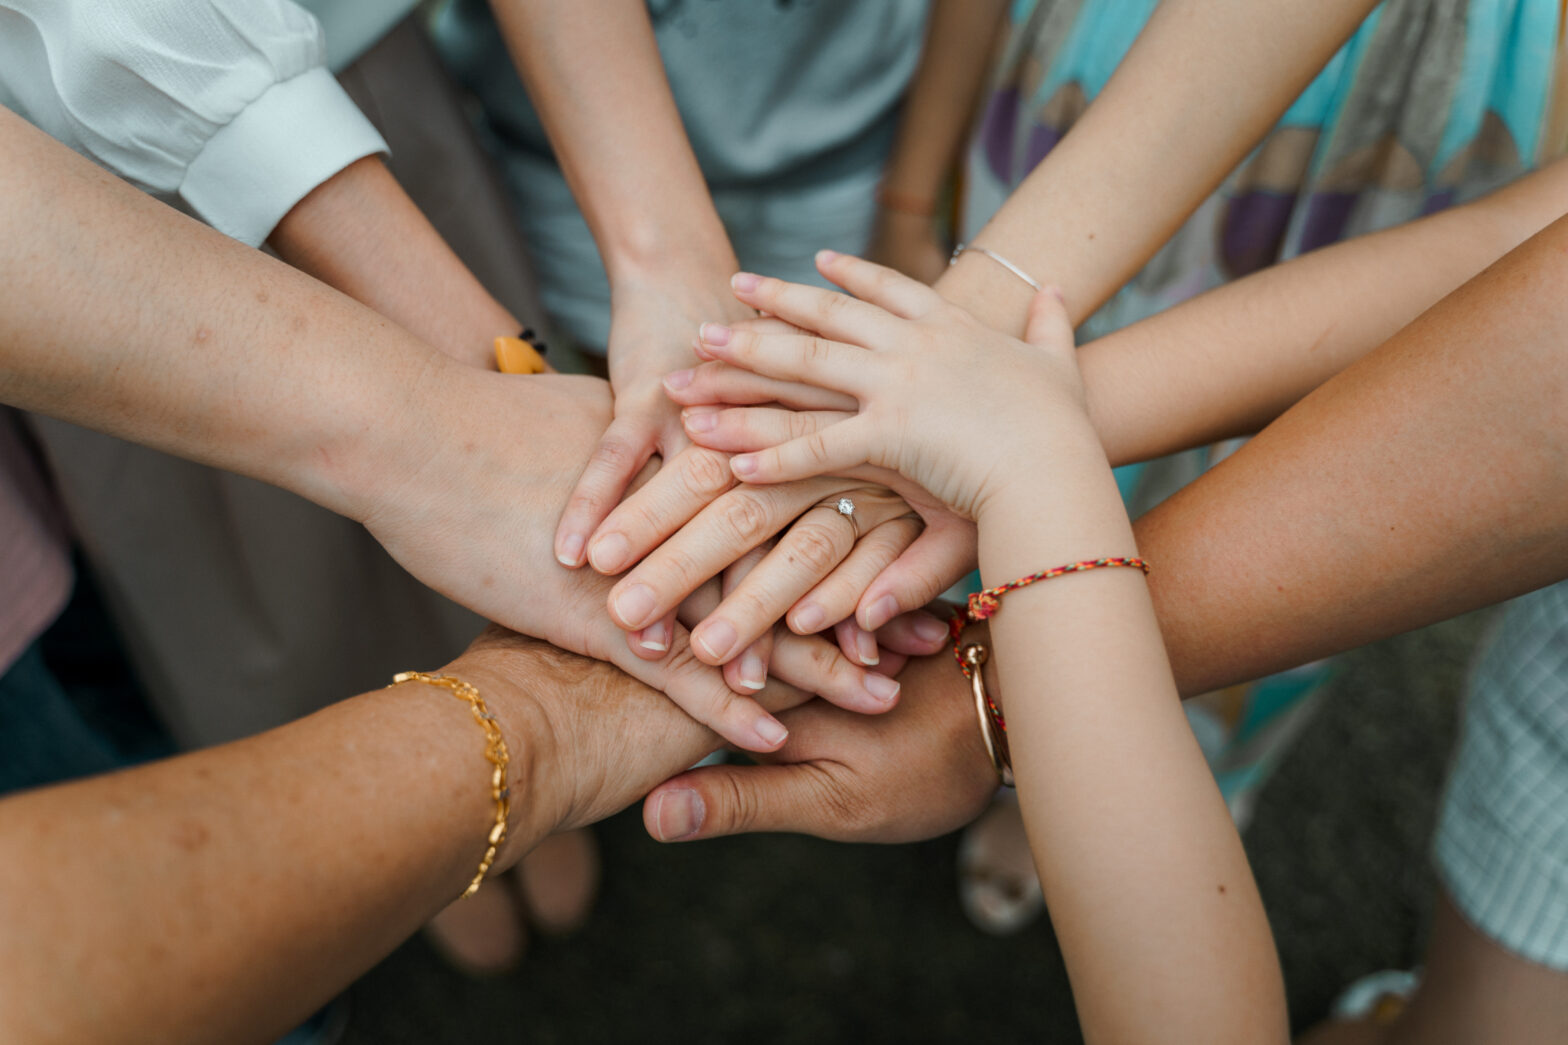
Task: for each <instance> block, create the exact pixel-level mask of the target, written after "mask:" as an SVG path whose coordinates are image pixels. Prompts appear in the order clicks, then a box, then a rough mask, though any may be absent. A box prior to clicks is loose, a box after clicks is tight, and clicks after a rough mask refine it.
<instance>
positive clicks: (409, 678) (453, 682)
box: [388, 671, 512, 900]
mask: <svg viewBox="0 0 1568 1045" xmlns="http://www.w3.org/2000/svg"><path fill="white" fill-rule="evenodd" d="M404 682H424V683H428V684H429V685H432V686H440V687H441V688H442V689H446V690H451V692H452V695H453V696H454V697H456V698H457V699H458V700H461V701H463V702H464V703H466V704H467V705H468V710H469V711H470V712H472V713H473V716H474V721H475V722H477V723H479V728H480V729H482V730H484V731H485V759H486V760H487V761H488V762H489V763H490V765H491V767H492V768H491V770H490V797H491V798H493V799H495V826H494V827H492V828H490V833H489V834H488V835H487V836H486V838H485V841H486V842H487V843H488V848H486V849H485V855H484V857H483V859H481V860H480V861H479V870H478V872H477V873H476V874H475V875H474V880H473V881H471V882H469V883H468V888H467V889H464V890H463V895H462V896H459V897H458V899H459V900H466V899H468V898H469V897H470V896H473V895H474V893H476V892H478V891H479V883H480V882H483V881H484V880H485V875H487V874H489V873H490V865H491V864H493V863H495V854H496V853H497V852H498V851H499V850H500V848H501V846H502V844H503V843H505V842H506V824H507V820H508V818H509V817H510V816H511V814H512V789H511V788H510V787H508V786H507V783H506V774H507V770H508V768H509V767H510V766H511V755H510V754H509V753H508V752H507V750H506V738H505V737H504V736H502V735H501V725H500V723H499V722H498V721H497V720H496V717H495V715H493V714H491V712H490V709H489V708H488V707H486V706H485V698H484V697H481V696H480V695H479V690H478V689H476V688H475V687H474V686H472V685H470V684H469V683H467V682H464V681H463V680H462V679H460V678H455V677H454V676H451V675H430V674H426V673H425V672H423V671H402V672H399V673H398V674H396V675H394V676H392V685H393V686H396V685H399V684H401V683H404ZM388 688H389V689H390V688H391V687H388Z"/></svg>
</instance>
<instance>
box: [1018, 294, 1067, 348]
mask: <svg viewBox="0 0 1568 1045" xmlns="http://www.w3.org/2000/svg"><path fill="white" fill-rule="evenodd" d="M1024 340H1025V341H1027V342H1029V344H1031V345H1039V346H1041V347H1043V348H1049V347H1051V346H1053V345H1066V346H1067V347H1069V348H1070V347H1072V343H1073V321H1072V317H1071V316H1069V315H1068V314H1067V302H1066V301H1065V300H1064V299H1063V297H1062V288H1061V287H1057V286H1050V287H1042V288H1041V289H1040V292H1039V293H1038V294H1036V295H1035V296H1034V300H1033V301H1031V302H1030V303H1029V322H1028V323H1027V324H1026V325H1025V326H1024Z"/></svg>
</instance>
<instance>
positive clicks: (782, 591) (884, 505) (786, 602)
mask: <svg viewBox="0 0 1568 1045" xmlns="http://www.w3.org/2000/svg"><path fill="white" fill-rule="evenodd" d="M819 489H820V488H819V487H817V486H815V485H813V486H812V487H811V491H812V492H817V491H818V490H819ZM804 492H806V491H804V490H802V493H804ZM837 492H839V493H843V492H845V490H844V488H843V487H839V488H838V490H837ZM848 492H849V493H851V494H853V498H852V500H853V501H854V503H855V507H854V519H853V520H851V519H847V518H845V517H844V516H843V515H840V514H839V513H838V512H837V511H836V510H835V509H834V507H832V506H830V505H825V504H819V505H817V506H815V507H812V508H810V509H809V510H807V511H806V512H805V513H804V514H803V515H801V516H800V517H799V518H798V519H796V520H795V522H794V524H793V525H791V526H790V528H789V529H788V530H786V531H785V532H784V533H782V534H781V535H780V536H779V538H778V541H777V546H776V547H775V548H774V549H773V550H772V551H770V552H769V553H768V554H767V555H766V556H765V557H764V558H763V559H762V561H761V563H760V564H758V565H757V566H756V568H755V569H753V570H751V571H750V572H749V573H748V574H747V575H746V576H745V578H744V579H742V581H741V582H740V583H739V584H738V585H736V586H735V587H734V589H733V590H732V591H731V592H730V594H729V595H727V596H726V597H725V599H724V602H723V603H722V604H721V605H720V606H719V608H718V609H717V610H715V611H714V612H713V614H712V615H711V616H710V617H709V618H708V619H707V620H705V621H703V622H702V623H701V624H699V625H697V626H696V627H695V628H693V629H692V635H693V641H694V642H695V643H696V648H697V656H698V657H699V659H701V660H703V661H706V662H708V663H710V664H716V663H724V662H725V661H726V660H728V659H729V655H728V654H726V653H725V650H726V649H728V650H738V649H739V648H740V647H741V646H744V645H745V644H746V643H748V642H751V641H752V640H753V639H754V638H756V637H757V636H759V635H763V634H766V633H767V632H768V631H770V630H772V628H773V626H774V625H775V624H776V623H778V621H780V620H782V619H783V618H784V615H785V613H786V612H787V611H788V610H789V609H790V607H792V606H794V605H795V604H796V603H797V602H798V601H799V600H800V597H801V596H802V595H804V594H805V593H806V592H808V591H810V590H811V589H812V588H813V587H814V586H815V585H816V584H817V583H818V582H820V581H821V580H822V579H823V578H824V577H826V576H828V575H829V574H831V573H832V572H833V570H834V568H835V567H836V566H838V564H839V563H841V562H843V561H844V559H845V558H846V557H847V556H849V555H851V554H852V553H853V549H854V547H855V541H856V532H857V525H858V526H865V527H869V528H872V529H875V528H877V527H879V526H880V525H881V524H882V523H884V522H886V521H887V520H888V519H890V518H892V517H895V516H896V515H898V514H900V513H902V512H904V511H906V507H905V505H904V502H903V501H901V500H899V499H898V498H896V497H893V496H891V495H890V494H887V493H886V492H882V493H878V492H874V491H869V490H864V491H863V490H854V489H852V490H849V491H848ZM829 496H830V497H831V496H832V495H831V494H830V495H829ZM818 499H819V500H820V499H821V498H820V497H819V498H818ZM890 559H891V557H890ZM875 576H876V572H872V573H871V574H870V577H875ZM856 594H858V593H856ZM853 609H854V603H853V602H851V603H850V605H849V608H847V609H846V610H845V611H844V613H843V614H841V616H845V617H847V616H849V615H850V613H852V612H853ZM832 623H833V618H825V619H824V620H823V621H822V622H821V624H820V625H819V627H817V628H812V629H809V630H810V631H819V630H821V629H822V628H825V627H827V626H828V625H829V624H832ZM710 654H711V658H710Z"/></svg>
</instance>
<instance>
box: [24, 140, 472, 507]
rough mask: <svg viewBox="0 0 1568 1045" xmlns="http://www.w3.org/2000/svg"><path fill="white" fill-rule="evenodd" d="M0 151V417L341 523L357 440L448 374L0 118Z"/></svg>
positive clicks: (319, 293) (405, 340) (412, 346)
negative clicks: (302, 504)
mask: <svg viewBox="0 0 1568 1045" xmlns="http://www.w3.org/2000/svg"><path fill="white" fill-rule="evenodd" d="M0 144H3V148H0V208H3V210H0V215H3V216H0V229H3V233H0V240H3V243H4V247H3V249H0V402H5V403H8V404H10V405H13V406H17V407H20V408H23V409H27V410H34V411H37V412H40V413H46V414H50V415H52V416H55V417H59V418H62V419H64V420H67V421H74V422H76V423H79V424H83V425H87V426H90V427H92V428H95V429H97V430H99V431H104V432H108V433H110V434H113V435H118V436H121V437H123V438H126V439H130V440H133V441H135V442H139V443H143V444H145V445H147V446H152V447H155V448H157V449H160V450H165V451H168V452H170V453H174V454H177V455H179V456H182V457H187V458H191V459H193V460H197V461H201V462H203V463H206V464H211V465H215V466H217V467H220V468H226V469H229V470H232V471H237V472H241V473H243V474H246V475H251V476H254V477H256V478H259V479H262V480H263V481H266V482H271V483H274V484H276V485H279V486H283V487H285V488H288V489H292V490H294V491H295V492H297V493H300V494H303V495H304V496H306V497H309V498H310V499H312V500H314V501H317V502H318V503H320V504H323V505H325V506H326V507H328V508H332V509H333V510H335V511H340V512H344V513H349V510H350V509H351V508H352V507H354V506H353V505H351V504H350V503H349V500H348V495H347V494H346V492H345V491H344V489H343V488H342V480H343V478H344V476H345V473H346V470H348V469H350V468H351V467H353V465H354V462H356V460H357V457H358V455H360V454H362V453H363V452H364V443H365V440H364V434H365V433H366V432H368V431H372V430H374V429H375V428H376V426H378V425H381V424H382V423H383V422H384V421H385V420H386V419H387V418H388V417H391V416H403V417H405V418H408V417H412V416H414V413H415V412H416V411H417V408H418V398H417V395H416V393H417V391H418V389H419V387H420V385H421V383H422V382H423V381H426V380H427V379H429V378H430V377H431V376H433V374H434V372H435V371H437V370H440V369H441V368H443V367H453V366H456V365H457V364H455V363H452V362H450V361H448V360H447V359H446V357H442V356H439V355H438V354H437V353H435V352H434V351H433V350H432V349H430V348H429V347H427V346H425V345H424V344H422V343H421V342H419V341H417V340H416V339H415V338H413V337H412V336H411V335H409V334H408V333H407V332H406V331H404V330H403V329H402V328H400V327H398V326H396V325H395V324H393V323H391V322H389V321H388V320H386V319H383V318H382V317H380V316H378V315H376V314H375V313H373V312H371V311H370V310H369V309H366V308H364V307H362V306H360V305H357V304H354V303H353V302H351V301H349V300H348V299H346V298H344V297H343V296H342V295H340V294H338V293H336V292H335V291H333V290H331V289H329V288H328V287H326V286H323V285H322V284H320V283H317V282H316V281H315V280H312V279H310V278H309V277H307V276H304V275H302V274H300V273H298V272H296V271H294V270H292V269H290V268H288V267H287V266H285V265H282V264H279V263H278V262H277V261H275V260H273V259H271V258H268V257H266V256H265V255H263V254H260V253H258V252H257V251H254V250H250V249H248V248H246V247H244V246H242V245H240V244H238V243H236V242H234V241H233V240H230V239H228V238H227V237H225V236H222V235H220V234H218V233H216V232H214V231H212V230H211V229H209V228H207V227H206V226H204V225H201V224H199V223H197V222H195V221H193V220H191V219H188V218H185V217H183V216H181V215H178V214H176V213H174V212H173V211H172V210H170V209H169V208H168V207H165V206H164V205H162V204H160V203H157V202H155V201H154V200H152V199H150V198H148V197H146V196H144V195H143V194H141V193H139V192H137V191H135V190H134V189H132V188H130V187H129V186H128V185H126V184H124V183H123V182H120V181H118V180H116V179H114V178H113V177H111V176H109V175H108V174H105V173H104V172H102V171H101V170H99V169H98V168H96V167H94V166H93V165H92V164H90V163H88V162H87V161H85V160H83V159H81V158H80V157H78V156H76V155H75V154H73V153H71V152H69V151H68V150H66V149H64V148H62V147H61V146H59V145H58V144H57V143H55V142H53V141H52V140H51V139H49V138H48V137H46V136H45V135H44V134H42V133H41V132H39V131H37V130H35V129H34V128H32V127H31V126H29V125H28V124H26V123H25V122H23V121H22V120H21V119H20V118H19V117H17V116H15V115H14V114H12V113H10V112H8V111H6V110H4V109H0ZM323 343H330V344H332V345H333V346H334V350H333V351H332V352H322V351H320V346H321V345H322V344H323Z"/></svg>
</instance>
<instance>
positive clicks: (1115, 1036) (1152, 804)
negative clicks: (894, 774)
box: [980, 431, 1286, 1043]
mask: <svg viewBox="0 0 1568 1045" xmlns="http://www.w3.org/2000/svg"><path fill="white" fill-rule="evenodd" d="M1084 436H1085V440H1086V441H1087V442H1088V443H1090V444H1092V442H1093V437H1092V435H1090V434H1089V433H1088V432H1087V431H1085V433H1084ZM1052 457H1053V460H1055V461H1056V462H1057V467H1053V470H1052V477H1051V481H1050V483H1049V484H1045V483H1039V484H1035V483H1033V481H1032V480H1031V479H1029V478H1027V477H1026V476H1027V474H1028V473H1027V472H1025V473H1022V475H1023V476H1025V477H1021V478H1020V479H1019V480H1017V481H1015V482H1013V483H1010V484H1009V487H1008V492H1007V494H1006V495H1005V499H1000V498H999V500H1001V503H999V504H996V505H992V506H989V507H988V508H987V509H986V511H985V514H984V515H983V516H982V518H981V519H980V569H981V574H982V577H983V578H984V582H985V583H986V584H987V585H993V586H994V585H997V584H1000V583H1004V582H1006V581H1011V580H1013V579H1015V578H1017V577H1019V576H1021V575H1024V574H1028V573H1032V572H1035V571H1037V570H1040V569H1043V568H1046V567H1049V566H1056V565H1059V564H1063V563H1067V562H1073V561H1078V560H1081V559H1090V558H1097V557H1101V556H1114V555H1133V554H1136V549H1135V548H1134V546H1133V540H1132V532H1131V528H1130V526H1129V525H1128V523H1127V518H1126V514H1125V512H1124V511H1123V510H1122V508H1121V504H1120V500H1119V497H1118V495H1117V493H1116V487H1115V484H1114V482H1113V481H1112V479H1111V476H1110V473H1109V470H1108V469H1107V468H1106V466H1105V460H1104V457H1103V455H1101V454H1100V451H1099V448H1098V447H1097V446H1093V445H1089V446H1078V447H1076V448H1075V447H1073V446H1070V445H1069V446H1060V445H1058V446H1053V448H1052ZM1096 458H1098V460H1096ZM1067 505H1070V506H1071V510H1069V511H1062V510H1061V508H1062V507H1063V506H1067ZM990 623H991V637H992V641H993V643H994V652H995V656H996V659H997V672H998V676H999V678H1000V680H1001V689H1002V692H1003V693H1005V694H1006V716H1007V726H1008V737H1009V739H1010V742H1011V745H1012V755H1013V764H1014V767H1015V772H1016V774H1017V778H1018V792H1019V799H1020V803H1021V805H1022V809H1023V814H1024V819H1025V824H1026V827H1027V829H1028V833H1029V841H1030V848H1031V849H1032V851H1033V852H1034V853H1035V854H1036V858H1035V863H1036V866H1037V868H1038V869H1039V872H1040V880H1041V884H1042V886H1043V888H1044V890H1045V897H1046V902H1047V904H1048V905H1049V908H1050V912H1051V922H1052V925H1053V926H1054V927H1055V929H1056V933H1057V937H1058V939H1059V940H1060V942H1061V945H1062V950H1063V955H1064V957H1065V959H1066V962H1067V968H1068V972H1069V975H1070V976H1071V978H1072V981H1073V995H1074V1001H1075V1003H1076V1006H1077V1009H1078V1013H1079V1018H1080V1020H1081V1022H1082V1024H1083V1027H1084V1030H1085V1035H1086V1037H1087V1038H1088V1039H1089V1040H1091V1041H1093V1040H1106V1041H1126V1042H1134V1041H1149V1042H1154V1041H1172V1040H1181V1041H1187V1040H1199V1039H1201V1040H1204V1041H1215V1042H1221V1041H1235V1042H1248V1043H1251V1042H1260V1041H1270V1040H1275V1041H1282V1040H1284V1038H1285V1027H1286V1019H1285V1008H1284V989H1283V984H1282V982H1281V979H1280V972H1279V966H1278V961H1277V959H1276V957H1275V955H1274V947H1273V941H1272V938H1271V936H1270V933H1269V929H1268V922H1267V919H1266V917H1265V916H1264V912H1263V907H1262V903H1261V901H1260V899H1259V897H1258V893H1257V887H1256V884H1255V883H1254V881H1253V879H1252V875H1251V871H1250V869H1249V868H1248V865H1247V859H1246V854H1245V853H1244V851H1243V850H1242V847H1241V842H1240V839H1239V838H1238V837H1237V834H1236V830H1235V827H1234V826H1233V824H1232V822H1231V819H1230V816H1229V814H1228V813H1227V811H1226V809H1225V803H1224V801H1223V800H1222V799H1221V797H1220V794H1219V791H1218V789H1217V788H1216V787H1215V785H1214V781H1213V777H1212V775H1211V774H1210V772H1209V770H1208V768H1207V766H1206V764H1205V763H1204V760H1203V755H1202V753H1201V752H1200V751H1199V750H1198V747H1197V745H1196V743H1195V742H1194V741H1193V739H1192V733H1191V730H1190V729H1189V728H1188V726H1187V723H1186V720H1185V718H1184V716H1183V715H1182V712H1181V704H1180V701H1179V700H1178V699H1177V696H1176V691H1175V687H1174V685H1173V684H1172V680H1171V675H1170V668H1169V667H1168V665H1167V663H1166V659H1165V654H1164V650H1163V647H1162V646H1161V641H1160V631H1159V627H1158V625H1157V623H1156V620H1155V617H1154V613H1153V610H1152V607H1151V604H1150V601H1149V597H1148V594H1147V590H1146V587H1145V583H1144V579H1143V577H1142V576H1141V575H1140V574H1139V573H1138V572H1137V571H1135V570H1131V569H1104V570H1098V571H1094V572H1092V573H1089V574H1085V575H1070V576H1066V577H1061V578H1058V579H1055V580H1050V581H1047V582H1044V583H1040V584H1035V585H1032V586H1030V587H1027V588H1023V589H1019V590H1016V591H1013V592H1011V593H1009V594H1008V595H1007V596H1006V597H1005V598H1004V600H1003V605H1002V608H1001V611H1000V612H999V613H997V614H996V616H995V617H994V618H993V619H992V620H991V622H990ZM1128 983H1136V984H1138V989H1137V991H1136V992H1134V993H1133V995H1129V994H1128V992H1127V989H1126V985H1127V984H1128Z"/></svg>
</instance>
